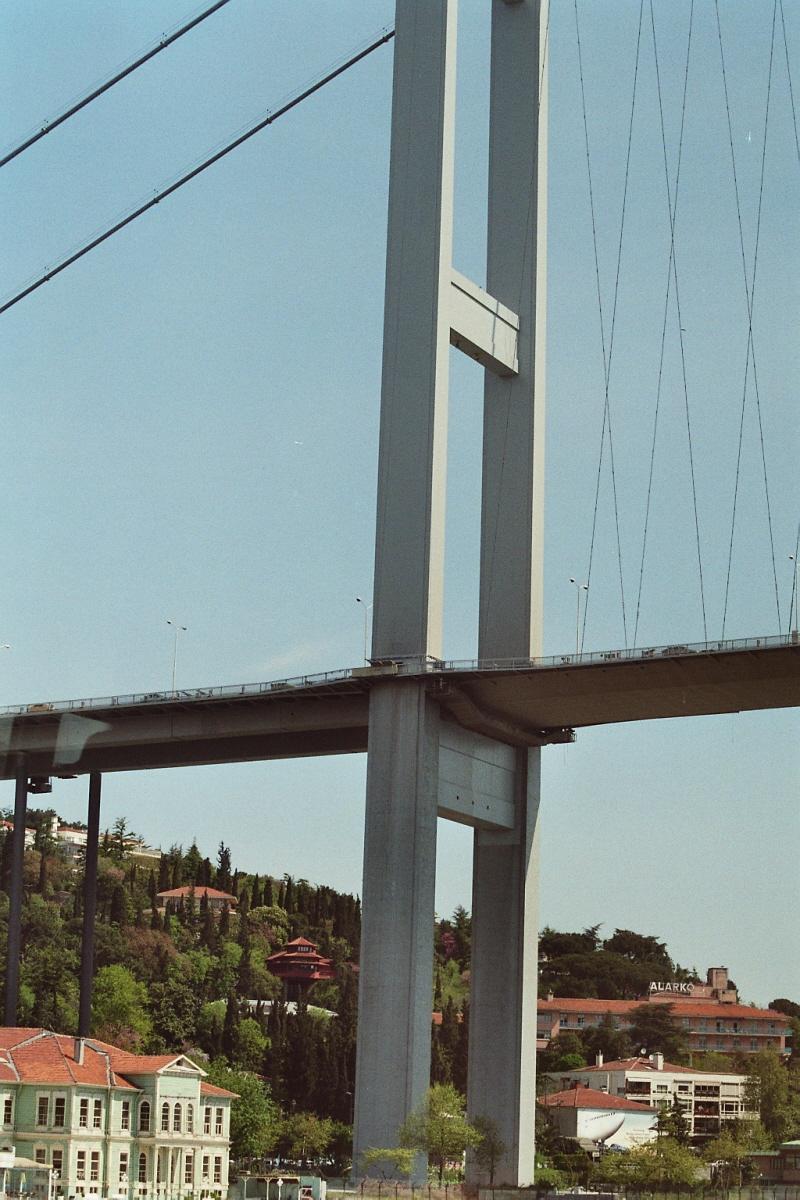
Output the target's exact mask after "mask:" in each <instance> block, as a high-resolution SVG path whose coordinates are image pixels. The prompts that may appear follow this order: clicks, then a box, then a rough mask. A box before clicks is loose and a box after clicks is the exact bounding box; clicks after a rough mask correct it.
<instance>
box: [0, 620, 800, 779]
mask: <svg viewBox="0 0 800 1200" xmlns="http://www.w3.org/2000/svg"><path fill="white" fill-rule="evenodd" d="M714 646H716V648H713V647H714ZM387 677H392V678H394V679H396V680H402V679H408V680H409V682H412V681H415V682H419V680H420V678H424V679H425V681H426V683H427V686H428V688H429V690H430V692H431V694H432V695H433V696H434V697H435V698H436V699H437V701H438V702H439V704H440V705H441V708H442V713H443V716H444V717H445V718H446V720H447V719H449V721H451V722H453V723H455V724H456V725H458V726H461V727H463V728H465V729H468V730H471V731H473V732H476V733H479V734H483V735H485V736H486V737H490V738H493V739H495V740H496V741H500V742H505V743H507V744H509V745H514V746H526V745H527V746H539V745H546V744H548V743H553V742H565V741H571V740H573V738H574V731H575V730H578V729H581V728H584V727H589V726H593V725H607V724H616V723H621V722H627V721H644V720H653V719H659V718H666V717H689V716H703V715H708V714H713V713H732V712H745V711H749V710H754V709H770V708H787V707H793V706H797V705H800V642H799V641H798V638H797V634H796V633H794V634H792V635H791V637H788V638H787V637H772V638H751V639H746V640H744V639H743V640H741V641H737V642H720V643H714V644H709V643H701V645H700V646H699V647H692V646H668V647H655V648H652V649H646V650H623V651H607V652H605V653H596V654H591V655H589V654H587V655H581V656H573V655H563V656H560V657H558V658H552V659H540V660H534V661H533V662H531V661H530V660H528V661H524V660H523V661H519V662H516V663H502V664H501V663H485V662H484V663H476V662H473V663H439V662H436V661H434V662H433V663H427V664H425V663H420V662H419V661H418V660H417V661H415V662H412V663H388V664H383V665H379V666H374V667H365V668H355V669H353V670H349V671H340V672H333V673H328V674H326V675H323V676H303V677H301V678H300V679H297V680H280V681H277V682H273V683H260V684H242V685H232V686H228V687H218V688H205V689H195V690H189V691H184V690H181V691H178V692H150V693H140V694H137V695H132V696H117V697H106V698H102V699H86V700H75V701H60V702H50V701H46V702H41V703H35V704H25V705H17V706H13V707H10V708H6V709H3V710H0V778H4V779H9V778H13V777H14V772H15V761H16V754H18V753H22V754H24V755H25V756H26V758H27V771H28V774H29V775H31V776H49V775H62V776H67V775H78V774H85V773H88V772H90V771H101V772H105V771H142V770H149V769H153V768H161V767H182V766H194V765H200V764H204V763H226V762H247V761H259V760H268V759H277V758H302V757H309V756H316V755H324V754H352V753H361V752H365V751H366V749H367V732H368V714H369V692H370V690H371V688H372V687H374V686H376V685H378V686H379V685H380V682H381V680H382V679H386V678H387Z"/></svg>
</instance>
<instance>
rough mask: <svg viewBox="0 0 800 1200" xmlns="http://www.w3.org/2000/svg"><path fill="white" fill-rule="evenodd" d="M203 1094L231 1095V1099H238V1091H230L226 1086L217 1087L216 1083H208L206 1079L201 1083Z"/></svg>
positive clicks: (201, 1093) (201, 1092)
mask: <svg viewBox="0 0 800 1200" xmlns="http://www.w3.org/2000/svg"><path fill="white" fill-rule="evenodd" d="M200 1095H201V1096H229V1097H230V1098H231V1100H238V1099H239V1093H238V1092H229V1091H228V1090H227V1089H226V1088H221V1087H217V1085H216V1084H215V1083H206V1081H205V1080H203V1081H202V1083H201V1084H200Z"/></svg>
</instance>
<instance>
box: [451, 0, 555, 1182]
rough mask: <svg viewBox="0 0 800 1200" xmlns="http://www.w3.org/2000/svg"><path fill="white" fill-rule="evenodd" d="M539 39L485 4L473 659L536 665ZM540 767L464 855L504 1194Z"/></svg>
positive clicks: (520, 1162)
mask: <svg viewBox="0 0 800 1200" xmlns="http://www.w3.org/2000/svg"><path fill="white" fill-rule="evenodd" d="M547 29H548V24H547V3H546V0H542V3H539V2H538V0H523V2H521V3H515V4H514V3H506V2H505V0H493V4H492V49H491V55H492V67H491V100H490V104H491V109H490V134H489V139H490V141H489V230H488V235H489V236H488V256H487V288H488V290H489V291H490V292H491V294H492V295H493V296H494V297H496V299H498V300H499V301H500V302H501V303H503V304H505V305H507V306H509V307H510V308H511V309H513V310H514V311H515V312H517V313H518V315H519V337H518V343H517V354H518V372H517V374H516V375H514V376H512V377H509V378H501V377H498V376H497V375H493V374H491V373H489V372H488V371H487V372H486V378H485V389H484V437H483V497H482V509H481V580H480V601H479V604H480V613H479V637H478V657H479V658H480V659H493V658H528V657H533V656H536V655H538V654H541V638H542V543H543V521H542V513H543V499H544V486H543V485H544V461H543V459H544V394H545V393H544V312H545V304H544V287H545V278H546V268H545V255H544V251H545V236H544V235H545V226H546V187H547V174H546V136H547V110H546V97H547V85H546V84H547V81H546V31H547ZM540 756H541V750H540V749H538V748H531V749H520V750H518V752H517V772H516V776H517V778H516V827H515V829H514V831H513V832H510V833H507V832H494V831H487V830H480V829H476V831H475V840H474V853H473V885H472V886H473V899H472V957H471V972H470V978H471V986H470V1039H469V1076H468V1113H469V1115H470V1116H471V1117H476V1116H479V1115H482V1114H485V1115H487V1116H490V1117H492V1118H493V1119H494V1120H495V1122H496V1123H497V1125H498V1127H499V1131H500V1136H501V1138H502V1140H503V1142H504V1143H505V1145H506V1153H505V1156H504V1158H503V1161H502V1162H501V1163H500V1164H499V1166H498V1168H497V1170H496V1171H495V1177H494V1182H495V1183H496V1184H503V1183H506V1184H511V1185H516V1186H524V1185H526V1184H530V1183H532V1182H533V1165H534V1120H535V1096H536V984H537V959H538V920H537V893H538V865H537V839H536V821H537V814H538V807H539V779H540ZM469 1173H470V1176H471V1180H472V1182H480V1181H481V1180H480V1173H479V1171H478V1170H477V1167H476V1164H475V1163H474V1162H471V1163H470V1170H469ZM482 1182H488V1177H485V1178H484V1179H483V1180H482Z"/></svg>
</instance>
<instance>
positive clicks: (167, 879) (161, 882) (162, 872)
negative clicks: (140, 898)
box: [157, 854, 172, 892]
mask: <svg viewBox="0 0 800 1200" xmlns="http://www.w3.org/2000/svg"><path fill="white" fill-rule="evenodd" d="M171 885H172V875H171V872H170V862H169V859H168V858H167V856H166V854H162V855H161V859H160V861H159V864H158V888H157V891H159V892H168V891H169V889H170V887H171Z"/></svg>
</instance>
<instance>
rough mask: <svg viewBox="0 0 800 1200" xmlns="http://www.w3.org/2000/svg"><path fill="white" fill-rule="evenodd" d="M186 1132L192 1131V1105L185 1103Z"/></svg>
mask: <svg viewBox="0 0 800 1200" xmlns="http://www.w3.org/2000/svg"><path fill="white" fill-rule="evenodd" d="M186 1132H187V1133H194V1105H193V1104H187V1105H186Z"/></svg>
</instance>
